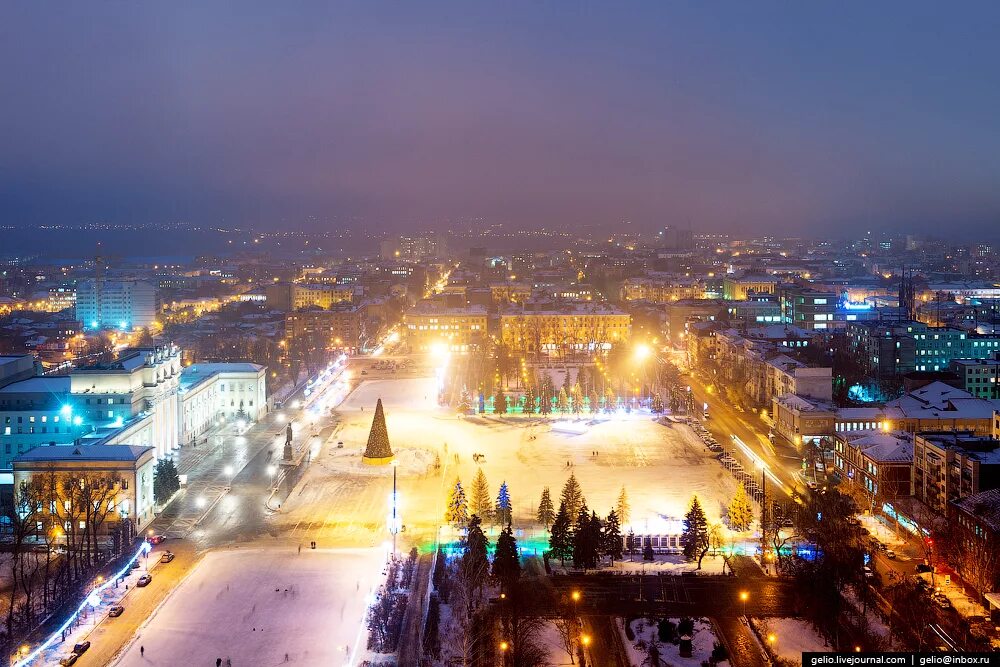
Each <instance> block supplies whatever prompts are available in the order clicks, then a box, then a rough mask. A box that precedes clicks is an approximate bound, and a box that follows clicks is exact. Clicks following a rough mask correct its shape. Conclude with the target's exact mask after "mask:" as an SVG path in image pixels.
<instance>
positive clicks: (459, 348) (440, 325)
mask: <svg viewBox="0 0 1000 667" xmlns="http://www.w3.org/2000/svg"><path fill="white" fill-rule="evenodd" d="M403 327H404V331H405V333H406V340H407V343H408V344H409V345H410V347H411V348H412V349H413V350H420V351H427V350H432V349H437V348H438V347H443V348H444V349H447V350H450V351H452V352H468V351H470V350H472V349H475V348H478V347H480V346H481V345H483V344H484V343H485V342H486V308H484V307H483V306H467V307H465V308H450V307H447V306H442V305H438V304H436V303H434V302H431V301H421V302H420V303H418V304H417V306H416V307H415V308H413V309H412V310H410V311H408V312H407V313H406V315H405V316H404V317H403Z"/></svg>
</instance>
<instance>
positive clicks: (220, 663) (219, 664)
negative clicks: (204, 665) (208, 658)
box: [215, 658, 222, 667]
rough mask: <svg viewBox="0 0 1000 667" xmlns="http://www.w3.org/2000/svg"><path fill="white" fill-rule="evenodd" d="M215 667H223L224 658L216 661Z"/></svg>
mask: <svg viewBox="0 0 1000 667" xmlns="http://www.w3.org/2000/svg"><path fill="white" fill-rule="evenodd" d="M215 667H222V658H216V659H215Z"/></svg>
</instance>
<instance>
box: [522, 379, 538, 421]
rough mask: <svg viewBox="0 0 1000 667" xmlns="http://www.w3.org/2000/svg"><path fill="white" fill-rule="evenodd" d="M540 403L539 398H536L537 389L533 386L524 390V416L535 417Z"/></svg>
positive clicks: (529, 385)
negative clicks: (536, 408)
mask: <svg viewBox="0 0 1000 667" xmlns="http://www.w3.org/2000/svg"><path fill="white" fill-rule="evenodd" d="M537 403H538V397H537V396H535V387H534V386H533V385H531V384H528V386H527V387H526V388H525V390H524V414H526V415H533V414H535V407H536V405H537Z"/></svg>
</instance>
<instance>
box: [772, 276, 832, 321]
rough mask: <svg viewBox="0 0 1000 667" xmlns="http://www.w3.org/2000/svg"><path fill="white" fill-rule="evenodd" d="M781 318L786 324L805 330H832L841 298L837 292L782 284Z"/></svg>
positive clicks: (779, 291)
mask: <svg viewBox="0 0 1000 667" xmlns="http://www.w3.org/2000/svg"><path fill="white" fill-rule="evenodd" d="M777 293H778V299H779V302H780V304H781V316H782V319H783V321H784V322H785V323H786V324H793V325H795V326H797V327H801V328H803V329H816V330H824V329H832V328H833V326H834V325H833V321H834V312H835V311H836V309H837V304H838V303H839V301H840V297H839V295H838V294H837V292H834V291H827V290H818V289H814V288H812V287H810V286H806V285H797V284H782V285H779V286H778V288H777Z"/></svg>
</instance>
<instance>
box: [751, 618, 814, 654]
mask: <svg viewBox="0 0 1000 667" xmlns="http://www.w3.org/2000/svg"><path fill="white" fill-rule="evenodd" d="M753 624H754V628H755V629H756V630H757V634H758V636H759V637H760V638H761V639H762V640H763V641H764V642H766V643H767V645H768V648H769V649H770V651H771V653H772V655H777V657H779V658H783V659H785V660H789V661H791V662H793V663H798V662H799V661H800V660H802V654H803V653H808V652H823V651H832V650H833V649H832V648H830V645H829V644H827V643H826V641H825V640H824V639H823V638H822V637H820V636H819V633H817V632H816V629H815V628H813V626H812V625H811V624H810V623H809V622H808V621H804V620H802V619H801V618H767V619H754V620H753ZM772 637H773V641H772V639H771V638H772Z"/></svg>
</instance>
